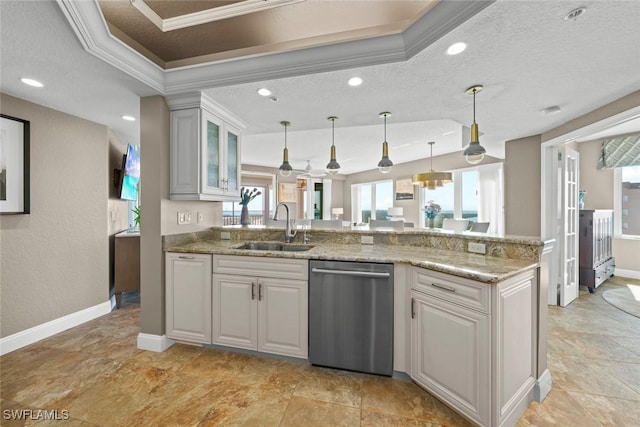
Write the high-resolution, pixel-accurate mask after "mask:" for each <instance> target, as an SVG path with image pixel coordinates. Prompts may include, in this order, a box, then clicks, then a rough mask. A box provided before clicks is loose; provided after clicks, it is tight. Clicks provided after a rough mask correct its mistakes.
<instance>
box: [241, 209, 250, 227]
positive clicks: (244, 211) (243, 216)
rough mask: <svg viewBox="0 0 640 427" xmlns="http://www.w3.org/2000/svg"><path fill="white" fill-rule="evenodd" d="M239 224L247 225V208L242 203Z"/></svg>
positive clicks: (248, 222)
mask: <svg viewBox="0 0 640 427" xmlns="http://www.w3.org/2000/svg"><path fill="white" fill-rule="evenodd" d="M240 224H241V225H249V224H250V221H249V208H248V207H247V205H242V212H241V213H240Z"/></svg>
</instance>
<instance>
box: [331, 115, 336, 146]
mask: <svg viewBox="0 0 640 427" xmlns="http://www.w3.org/2000/svg"><path fill="white" fill-rule="evenodd" d="M331 146H332V147H335V146H336V120H335V119H331Z"/></svg>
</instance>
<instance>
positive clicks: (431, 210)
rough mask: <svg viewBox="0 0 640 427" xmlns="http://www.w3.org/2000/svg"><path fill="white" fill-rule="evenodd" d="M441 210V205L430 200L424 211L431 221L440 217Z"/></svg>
mask: <svg viewBox="0 0 640 427" xmlns="http://www.w3.org/2000/svg"><path fill="white" fill-rule="evenodd" d="M441 210H442V208H441V207H440V205H439V204H437V203H436V202H434V201H433V200H429V201H428V202H427V205H426V206H425V207H424V211H425V212H426V214H427V218H429V219H434V218H435V217H436V216H438V214H439V213H440V211H441Z"/></svg>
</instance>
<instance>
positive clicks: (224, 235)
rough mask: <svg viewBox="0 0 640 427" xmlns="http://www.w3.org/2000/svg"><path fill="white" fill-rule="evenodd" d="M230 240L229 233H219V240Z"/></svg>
mask: <svg viewBox="0 0 640 427" xmlns="http://www.w3.org/2000/svg"><path fill="white" fill-rule="evenodd" d="M230 239H231V233H230V232H228V231H221V232H220V240H230Z"/></svg>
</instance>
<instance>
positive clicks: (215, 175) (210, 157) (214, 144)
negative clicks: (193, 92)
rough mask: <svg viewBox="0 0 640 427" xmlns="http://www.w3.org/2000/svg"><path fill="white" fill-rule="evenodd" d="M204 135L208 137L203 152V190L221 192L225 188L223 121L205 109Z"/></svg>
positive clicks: (203, 120)
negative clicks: (222, 142)
mask: <svg viewBox="0 0 640 427" xmlns="http://www.w3.org/2000/svg"><path fill="white" fill-rule="evenodd" d="M202 125H203V128H204V129H203V136H204V137H205V138H206V140H205V141H203V142H204V144H203V152H202V162H203V165H202V173H203V177H202V184H203V185H202V187H203V188H202V192H203V193H208V194H219V193H220V191H221V189H222V188H223V179H224V177H223V176H222V172H223V171H222V168H221V166H222V163H221V159H222V150H221V148H222V144H221V139H222V121H221V120H219V119H218V118H217V117H215V116H214V115H212V114H209V113H208V112H206V111H203V114H202Z"/></svg>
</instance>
